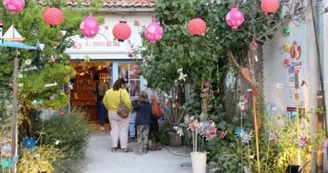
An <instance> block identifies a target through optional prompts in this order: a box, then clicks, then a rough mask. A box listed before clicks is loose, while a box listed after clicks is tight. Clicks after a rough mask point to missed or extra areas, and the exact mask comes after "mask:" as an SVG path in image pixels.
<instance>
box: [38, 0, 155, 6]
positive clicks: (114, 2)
mask: <svg viewBox="0 0 328 173" xmlns="http://www.w3.org/2000/svg"><path fill="white" fill-rule="evenodd" d="M37 1H38V2H39V3H40V4H41V5H46V4H45V2H44V0H37ZM91 1H92V0H82V5H83V6H89V5H90V2H91ZM155 1H156V0H103V7H108V8H153V7H155ZM66 4H67V5H69V6H75V5H77V0H66Z"/></svg>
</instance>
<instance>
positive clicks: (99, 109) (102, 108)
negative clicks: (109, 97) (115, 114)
mask: <svg viewBox="0 0 328 173" xmlns="http://www.w3.org/2000/svg"><path fill="white" fill-rule="evenodd" d="M97 114H98V120H99V124H100V125H101V126H104V124H105V115H104V114H105V106H104V105H103V104H101V103H100V102H99V101H97Z"/></svg>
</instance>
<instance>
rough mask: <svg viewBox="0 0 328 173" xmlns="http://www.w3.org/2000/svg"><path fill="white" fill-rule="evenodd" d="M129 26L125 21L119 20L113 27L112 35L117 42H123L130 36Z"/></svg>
mask: <svg viewBox="0 0 328 173" xmlns="http://www.w3.org/2000/svg"><path fill="white" fill-rule="evenodd" d="M131 32H132V31H131V28H130V26H129V25H128V24H127V23H126V21H120V22H119V23H118V24H116V25H115V26H114V28H113V35H114V37H115V38H116V39H117V40H118V41H119V42H124V40H127V39H129V38H130V36H131Z"/></svg>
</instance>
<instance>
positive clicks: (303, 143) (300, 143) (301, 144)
mask: <svg viewBox="0 0 328 173" xmlns="http://www.w3.org/2000/svg"><path fill="white" fill-rule="evenodd" d="M307 144H308V138H307V137H306V136H303V137H301V138H299V139H298V140H297V147H298V148H300V149H304V148H305V147H306V146H307Z"/></svg>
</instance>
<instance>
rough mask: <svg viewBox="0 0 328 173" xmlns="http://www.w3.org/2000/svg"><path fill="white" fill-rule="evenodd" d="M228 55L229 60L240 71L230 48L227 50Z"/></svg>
mask: <svg viewBox="0 0 328 173" xmlns="http://www.w3.org/2000/svg"><path fill="white" fill-rule="evenodd" d="M228 55H229V58H230V60H231V61H232V62H233V63H234V64H235V66H236V67H237V68H238V70H239V71H241V69H242V67H241V66H240V65H239V64H238V62H237V60H236V58H235V56H234V55H233V53H232V52H231V50H228Z"/></svg>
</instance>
